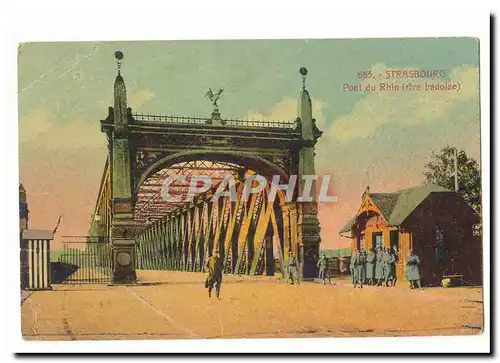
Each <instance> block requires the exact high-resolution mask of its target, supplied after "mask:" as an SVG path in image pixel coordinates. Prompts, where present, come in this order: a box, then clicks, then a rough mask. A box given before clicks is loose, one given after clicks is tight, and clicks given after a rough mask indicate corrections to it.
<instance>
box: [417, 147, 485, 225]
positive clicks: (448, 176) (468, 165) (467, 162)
mask: <svg viewBox="0 0 500 363" xmlns="http://www.w3.org/2000/svg"><path fill="white" fill-rule="evenodd" d="M454 153H455V148H452V147H450V146H446V147H444V148H443V149H441V150H440V151H439V152H437V153H436V152H433V153H432V159H433V160H432V161H431V162H430V163H428V164H427V165H426V166H425V168H426V170H425V171H424V176H425V183H432V184H437V185H440V186H442V187H444V188H448V189H450V190H455V177H454V175H455V174H454V170H455V166H454ZM457 161H458V162H457V164H458V194H459V195H460V196H461V197H462V198H463V199H464V200H465V202H467V203H468V204H469V205H470V206H471V207H472V209H474V211H475V212H476V213H477V214H478V215H479V216H481V170H480V167H479V164H478V163H477V162H476V161H475V160H474V159H472V158H469V157H468V156H467V154H466V153H465V151H463V150H459V151H458V157H457Z"/></svg>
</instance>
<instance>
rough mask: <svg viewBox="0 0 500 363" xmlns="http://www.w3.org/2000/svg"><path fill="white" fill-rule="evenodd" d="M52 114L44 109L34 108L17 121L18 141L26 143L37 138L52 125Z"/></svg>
mask: <svg viewBox="0 0 500 363" xmlns="http://www.w3.org/2000/svg"><path fill="white" fill-rule="evenodd" d="M53 120H54V115H53V114H52V113H51V112H49V111H48V110H46V109H40V108H37V109H34V110H32V111H31V112H30V113H28V114H27V115H25V116H24V117H23V115H21V116H20V122H19V143H20V144H22V143H27V142H30V141H33V140H36V139H38V138H39V136H41V135H43V134H44V133H46V132H47V131H48V130H50V128H51V127H52V122H53Z"/></svg>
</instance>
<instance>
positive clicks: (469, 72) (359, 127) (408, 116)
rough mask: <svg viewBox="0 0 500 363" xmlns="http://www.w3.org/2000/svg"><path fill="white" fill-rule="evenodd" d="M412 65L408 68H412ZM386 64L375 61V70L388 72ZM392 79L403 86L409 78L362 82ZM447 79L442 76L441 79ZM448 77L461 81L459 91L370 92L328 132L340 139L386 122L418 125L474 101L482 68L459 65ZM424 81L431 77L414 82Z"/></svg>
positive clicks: (360, 135) (364, 133) (351, 137)
mask: <svg viewBox="0 0 500 363" xmlns="http://www.w3.org/2000/svg"><path fill="white" fill-rule="evenodd" d="M409 69H410V68H408V70H409ZM385 70H386V67H385V66H383V65H381V64H376V65H374V66H373V67H372V72H373V73H374V74H385ZM385 81H391V82H390V83H391V84H394V85H397V86H399V87H402V85H403V84H404V83H405V82H408V80H407V79H400V80H394V81H392V79H389V80H376V81H375V80H370V81H365V82H362V83H361V84H362V85H366V84H375V85H378V84H380V83H381V82H385ZM446 81H447V80H442V79H441V80H440V81H439V82H440V83H443V82H446ZM449 81H451V82H458V83H459V84H460V91H458V92H457V91H425V90H424V89H422V90H421V91H414V92H390V91H381V90H379V89H378V87H377V90H376V91H373V92H370V93H368V94H367V96H366V97H364V98H363V99H361V100H360V101H358V102H357V103H356V104H355V105H354V107H353V108H352V111H351V112H350V113H349V114H348V115H345V116H341V117H339V118H337V119H336V120H335V121H334V122H333V124H332V126H331V127H330V129H329V130H328V132H327V134H328V136H329V137H333V138H334V139H336V140H340V141H349V140H354V139H358V138H364V137H367V136H369V135H371V134H372V133H374V132H375V131H376V130H377V129H379V128H381V127H382V126H385V125H391V124H392V125H394V124H399V125H401V124H403V125H416V124H425V123H431V122H437V121H440V120H443V119H444V118H446V117H447V115H448V114H449V111H450V109H451V108H454V107H456V106H457V104H460V103H463V102H471V101H472V102H475V101H476V100H477V95H478V87H479V69H478V68H476V67H466V66H463V67H457V68H454V69H453V70H452V72H451V73H450V75H449ZM425 82H428V83H436V81H432V80H424V79H415V80H414V83H416V84H420V85H421V87H424V85H425Z"/></svg>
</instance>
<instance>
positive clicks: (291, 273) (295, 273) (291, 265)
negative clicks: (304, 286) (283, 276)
mask: <svg viewBox="0 0 500 363" xmlns="http://www.w3.org/2000/svg"><path fill="white" fill-rule="evenodd" d="M297 265H298V264H297V260H296V259H295V257H294V256H293V253H292V251H289V252H288V259H287V260H286V272H287V275H288V276H287V282H288V281H290V280H292V283H291V285H293V284H294V280H297V285H300V281H299V270H298V269H297Z"/></svg>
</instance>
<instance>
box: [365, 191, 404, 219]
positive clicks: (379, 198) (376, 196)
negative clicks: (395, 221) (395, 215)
mask: <svg viewBox="0 0 500 363" xmlns="http://www.w3.org/2000/svg"><path fill="white" fill-rule="evenodd" d="M368 195H369V197H370V198H371V200H372V201H373V203H375V205H376V206H377V208H378V209H380V211H381V212H382V214H383V217H384V218H385V220H387V221H388V220H389V216H390V215H391V212H392V210H393V208H394V206H395V205H396V202H397V201H398V195H399V194H398V193H371V194H368Z"/></svg>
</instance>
